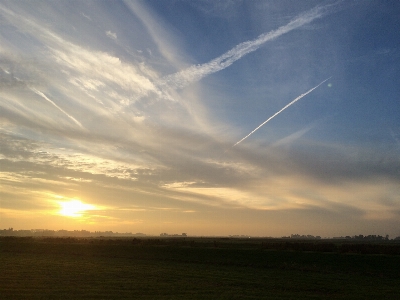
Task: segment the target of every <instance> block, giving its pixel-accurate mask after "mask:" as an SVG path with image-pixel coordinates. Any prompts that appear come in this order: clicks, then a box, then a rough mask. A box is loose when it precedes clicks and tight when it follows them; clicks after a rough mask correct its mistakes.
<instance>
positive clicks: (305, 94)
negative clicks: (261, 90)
mask: <svg viewBox="0 0 400 300" xmlns="http://www.w3.org/2000/svg"><path fill="white" fill-rule="evenodd" d="M331 78H332V76H331V77H329V78H327V79H325V80H324V81H322V82H321V83H320V84H318V85H317V86H315V87H313V88H312V89H309V90H308V91H307V92H305V93H303V94H301V95H300V96H298V97H297V98H296V99H294V100H293V101H292V102H290V103H289V104H287V105H285V106H284V107H283V108H282V109H281V110H280V111H278V112H276V113H275V114H273V115H272V116H271V117H269V118H268V119H267V120H265V121H264V122H263V123H261V124H260V125H259V126H258V127H257V128H256V129H254V130H253V131H252V132H250V133H249V134H248V135H246V136H245V137H244V138H242V139H241V140H240V141H238V142H237V143H236V144H234V145H233V146H232V147H235V146H236V145H238V144H240V143H241V142H243V141H244V140H245V139H247V138H248V137H249V136H250V135H252V134H253V133H254V132H256V131H257V130H258V129H260V128H261V127H262V126H263V125H265V124H266V123H268V122H269V121H271V120H272V119H273V118H275V117H276V116H277V115H279V114H280V113H281V112H283V111H284V110H285V109H286V108H288V107H289V106H291V105H292V104H294V103H296V102H297V101H299V100H300V99H301V98H303V97H304V96H307V95H308V94H309V93H311V92H312V91H313V90H315V89H317V88H318V87H319V86H320V85H321V84H323V83H324V82H325V81H327V80H329V79H331Z"/></svg>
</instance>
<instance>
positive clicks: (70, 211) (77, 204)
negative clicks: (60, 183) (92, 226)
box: [59, 199, 95, 218]
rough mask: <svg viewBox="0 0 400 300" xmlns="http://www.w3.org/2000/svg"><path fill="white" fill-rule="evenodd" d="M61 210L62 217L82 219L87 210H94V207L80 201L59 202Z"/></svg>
mask: <svg viewBox="0 0 400 300" xmlns="http://www.w3.org/2000/svg"><path fill="white" fill-rule="evenodd" d="M59 204H60V206H61V210H60V211H59V213H60V215H63V216H66V217H75V218H76V217H81V216H82V214H83V213H84V212H85V211H86V210H92V209H94V208H95V207H94V205H91V204H86V203H83V202H82V201H80V200H76V199H72V200H70V201H68V202H59Z"/></svg>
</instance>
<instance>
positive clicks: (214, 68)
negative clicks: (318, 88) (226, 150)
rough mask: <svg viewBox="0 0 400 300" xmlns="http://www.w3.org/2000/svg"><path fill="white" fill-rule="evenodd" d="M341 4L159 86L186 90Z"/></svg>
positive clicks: (317, 10) (320, 8) (170, 77)
mask: <svg viewBox="0 0 400 300" xmlns="http://www.w3.org/2000/svg"><path fill="white" fill-rule="evenodd" d="M340 4H341V1H338V2H336V3H333V4H328V5H325V6H316V7H314V8H313V9H311V10H309V11H307V12H306V13H303V14H300V15H298V16H297V17H295V18H294V19H292V20H291V21H290V22H289V23H287V24H286V25H283V26H281V27H279V28H277V29H276V30H272V31H269V32H267V33H263V34H261V35H259V36H258V37H257V38H256V39H254V40H249V41H246V42H243V43H240V44H238V45H236V46H235V47H233V48H232V49H231V50H229V51H227V52H225V53H224V54H222V55H221V56H219V57H217V58H214V59H213V60H211V61H209V62H207V63H204V64H200V65H193V66H190V67H189V68H187V69H184V70H182V71H179V72H177V73H174V74H171V75H168V76H166V77H164V78H163V79H162V80H161V81H160V82H159V83H158V86H159V87H160V88H161V89H163V87H165V86H166V87H169V88H173V89H181V88H184V87H185V86H187V85H189V84H190V83H193V82H196V81H199V80H201V79H202V78H203V77H205V76H208V75H210V74H213V73H216V72H218V71H221V70H223V69H225V68H227V67H229V66H230V65H232V64H233V63H234V62H235V61H237V60H239V59H240V58H242V57H243V56H245V55H247V54H249V53H251V52H253V51H256V50H257V49H258V48H260V47H261V46H262V45H263V44H265V43H266V42H268V41H271V40H273V39H275V38H278V37H279V36H281V35H283V34H286V33H288V32H290V31H292V30H294V29H297V28H299V27H301V26H303V25H305V24H308V23H311V22H312V21H314V20H315V19H318V18H321V17H323V16H324V15H327V14H330V13H333V12H335V11H337V10H338V9H340Z"/></svg>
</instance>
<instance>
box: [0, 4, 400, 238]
mask: <svg viewBox="0 0 400 300" xmlns="http://www.w3.org/2000/svg"><path fill="white" fill-rule="evenodd" d="M399 15H400V3H399V2H398V1H330V0H327V1H314V0H306V1H294V0H279V1H278V0H276V1H257V0H255V1H240V0H237V1H230V0H221V1H213V0H210V1H208V0H198V1H180V0H165V1H158V0H157V1H156V0H147V1H129V0H127V1H104V0H103V1H100V0H99V1H73V0H72V1H60V0H59V1H57V0H55V1H0V185H1V187H0V228H1V229H4V228H9V227H12V228H14V230H16V229H39V228H45V229H53V230H60V229H65V230H82V229H84V230H90V231H108V230H111V231H114V232H133V233H136V232H142V233H145V234H148V235H159V234H160V233H163V232H166V233H170V234H176V233H178V234H180V233H182V232H185V233H188V235H236V234H239V235H253V236H271V237H279V236H286V235H290V234H296V233H298V234H312V235H320V236H322V237H333V236H342V235H343V236H345V235H350V236H351V235H356V234H357V235H358V234H364V235H368V234H380V235H386V234H389V236H390V237H392V238H393V237H396V236H400V118H399V115H400V98H399V97H400V81H399V78H400V18H399Z"/></svg>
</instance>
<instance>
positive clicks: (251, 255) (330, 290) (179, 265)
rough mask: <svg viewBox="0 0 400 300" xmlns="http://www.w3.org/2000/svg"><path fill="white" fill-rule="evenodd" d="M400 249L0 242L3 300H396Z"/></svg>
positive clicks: (237, 242)
mask: <svg viewBox="0 0 400 300" xmlns="http://www.w3.org/2000/svg"><path fill="white" fill-rule="evenodd" d="M399 251H400V245H399V244H395V243H390V242H387V243H381V244H378V243H375V244H374V243H370V244H365V243H364V244H354V243H352V244H350V243H345V242H332V241H321V242H314V241H297V242H293V241H290V242H287V241H283V240H273V239H247V240H246V239H224V238H164V239H158V238H143V239H136V238H135V239H132V238H130V239H128V238H119V239H115V238H114V239H111V238H110V239H108V238H88V239H77V238H29V237H27V238H16V237H2V238H0V298H1V299H382V298H384V299H399V298H398V297H399V286H400V269H399V267H400V255H398V254H399ZM363 253H369V254H363ZM382 253H384V254H382ZM385 253H386V254H385Z"/></svg>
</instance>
